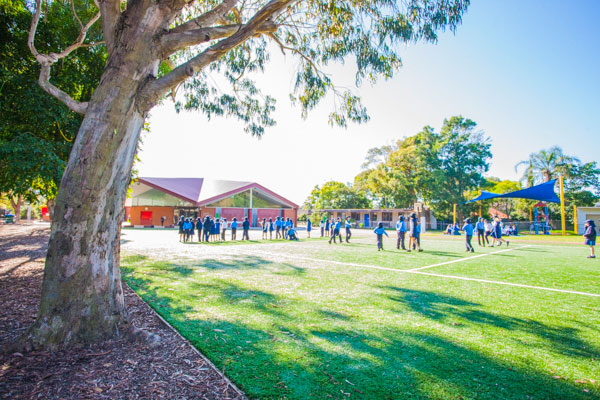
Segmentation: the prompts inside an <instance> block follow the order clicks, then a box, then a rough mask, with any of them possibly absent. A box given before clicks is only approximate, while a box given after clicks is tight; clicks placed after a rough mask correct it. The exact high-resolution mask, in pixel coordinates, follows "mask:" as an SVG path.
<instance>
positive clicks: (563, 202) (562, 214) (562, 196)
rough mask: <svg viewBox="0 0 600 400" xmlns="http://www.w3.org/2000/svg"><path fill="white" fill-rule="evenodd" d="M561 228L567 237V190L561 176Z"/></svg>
mask: <svg viewBox="0 0 600 400" xmlns="http://www.w3.org/2000/svg"><path fill="white" fill-rule="evenodd" d="M558 181H559V182H560V227H561V230H562V235H563V236H565V190H564V187H563V186H564V182H563V181H564V179H563V177H562V175H561V176H560V178H559V180H558Z"/></svg>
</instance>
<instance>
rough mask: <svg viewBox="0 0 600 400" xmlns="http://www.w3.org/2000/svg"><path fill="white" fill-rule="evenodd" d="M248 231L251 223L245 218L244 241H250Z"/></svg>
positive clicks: (243, 224)
mask: <svg viewBox="0 0 600 400" xmlns="http://www.w3.org/2000/svg"><path fill="white" fill-rule="evenodd" d="M248 231H250V221H248V217H244V222H242V240H244V239H246V240H250V236H249V235H248Z"/></svg>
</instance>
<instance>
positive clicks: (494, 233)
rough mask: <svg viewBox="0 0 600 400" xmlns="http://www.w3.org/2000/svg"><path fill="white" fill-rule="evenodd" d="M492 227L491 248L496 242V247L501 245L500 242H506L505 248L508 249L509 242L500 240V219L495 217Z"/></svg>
mask: <svg viewBox="0 0 600 400" xmlns="http://www.w3.org/2000/svg"><path fill="white" fill-rule="evenodd" d="M493 227H494V228H493V230H492V237H493V238H494V239H493V240H492V246H491V247H494V246H495V245H496V241H497V242H498V246H500V245H501V244H502V242H506V247H508V245H509V244H510V242H509V241H508V240H504V239H502V221H501V220H500V218H499V217H498V216H497V215H496V216H495V217H494V224H493Z"/></svg>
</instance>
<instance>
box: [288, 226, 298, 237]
mask: <svg viewBox="0 0 600 400" xmlns="http://www.w3.org/2000/svg"><path fill="white" fill-rule="evenodd" d="M287 238H288V239H289V240H298V235H297V234H296V229H295V228H294V227H291V228H290V229H288V231H287Z"/></svg>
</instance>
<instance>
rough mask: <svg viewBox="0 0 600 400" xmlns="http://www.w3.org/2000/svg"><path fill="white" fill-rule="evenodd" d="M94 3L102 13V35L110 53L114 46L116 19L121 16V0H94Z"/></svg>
mask: <svg viewBox="0 0 600 400" xmlns="http://www.w3.org/2000/svg"><path fill="white" fill-rule="evenodd" d="M94 3H95V4H96V7H98V10H100V13H101V14H102V36H103V37H104V42H105V43H106V50H107V51H108V54H109V55H110V54H111V53H112V50H113V48H114V43H115V30H116V27H117V21H118V20H119V17H120V16H121V0H94Z"/></svg>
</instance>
